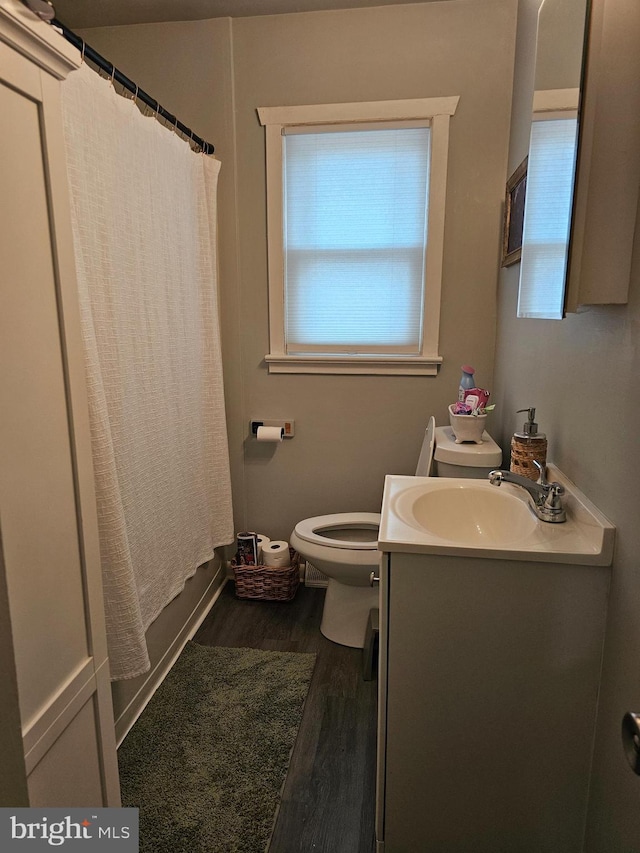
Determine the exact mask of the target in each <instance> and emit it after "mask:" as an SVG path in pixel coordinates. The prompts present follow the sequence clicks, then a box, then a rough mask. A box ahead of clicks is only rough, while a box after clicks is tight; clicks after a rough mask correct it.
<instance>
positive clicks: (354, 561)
mask: <svg viewBox="0 0 640 853" xmlns="http://www.w3.org/2000/svg"><path fill="white" fill-rule="evenodd" d="M379 527H380V513H378V512H353V513H348V512H345V513H338V514H337V515H318V516H316V517H315V518H306V519H304V521H300V522H298V524H296V527H295V530H294V531H293V533H292V534H291V540H290V542H291V545H292V546H293V547H294V548H295V549H296V551H297V552H298V553H299V554H302V556H303V557H304V558H305V560H308V561H309V562H310V563H311V564H312V565H313V566H315V567H316V569H319V571H321V572H323V573H324V574H325V575H327V577H328V578H329V583H328V585H327V592H326V596H325V600H324V609H323V611H322V622H321V624H320V630H321V632H322V633H323V634H324V636H325V637H327V639H329V640H333V642H334V643H339V644H340V645H342V646H352V647H353V648H360V649H361V648H362V647H363V646H364V633H365V630H366V625H367V619H368V617H369V611H370V610H371V608H372V607H377V606H378V589H377V588H375V587H373V586H372V585H371V583H370V577H371V573H372V572H375V574H376V575H377V574H378V571H379V566H380V558H381V556H382V554H381V553H380V551H378V529H379Z"/></svg>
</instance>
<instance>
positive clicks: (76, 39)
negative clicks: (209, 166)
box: [49, 18, 215, 154]
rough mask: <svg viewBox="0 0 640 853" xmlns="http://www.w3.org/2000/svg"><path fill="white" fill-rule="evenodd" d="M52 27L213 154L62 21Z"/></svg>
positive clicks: (157, 113)
mask: <svg viewBox="0 0 640 853" xmlns="http://www.w3.org/2000/svg"><path fill="white" fill-rule="evenodd" d="M49 23H50V24H51V26H53V27H56V28H57V29H58V30H60V32H61V33H62V35H63V36H64V37H65V38H66V40H67V41H68V42H71V44H72V45H73V46H74V47H77V48H78V50H80V51H81V52H82V55H83V57H85V58H86V59H89V60H90V61H91V62H93V63H94V65H97V66H98V68H101V69H102V70H103V71H105V72H106V73H107V74H108V75H109V77H111V79H112V80H116V81H117V82H118V83H120V85H121V86H124V88H125V89H127V90H128V91H129V92H131V93H132V94H133V95H134V96H135V98H136V100H140V101H142V103H143V104H146V105H147V106H148V107H150V108H151V109H152V110H153V111H154V113H156V115H159V116H162V118H163V119H165V120H166V121H167V122H169V124H172V125H173V126H174V127H175V128H176V129H177V130H179V131H180V132H181V133H183V134H184V135H185V136H188V137H189V139H191V140H192V141H193V142H194V143H195V144H196V145H197V146H198V148H200V149H201V150H202V152H203V154H213V152H214V151H215V148H214V147H213V145H212V144H211V143H210V142H205V141H204V139H202V137H200V136H197V135H196V134H195V133H194V132H193V131H192V130H191V128H190V127H187V126H186V124H183V123H182V122H181V121H178V119H177V118H176V117H175V116H174V115H172V114H171V113H170V112H169V111H168V110H165V108H164V107H163V106H161V105H160V104H159V103H158V102H157V101H156V100H154V99H153V98H152V97H151V96H150V95H148V94H147V93H146V92H145V91H143V90H142V89H141V88H140V87H139V86H137V85H136V84H135V83H134V82H133V81H132V80H129V78H128V77H125V75H124V74H123V73H122V72H121V71H119V70H118V69H117V68H116V67H115V65H113V64H112V63H111V62H109V60H108V59H105V58H104V56H101V55H100V54H99V53H98V52H97V50H94V49H93V48H92V47H90V46H89V45H88V44H87V43H86V42H85V40H84V39H83V38H82V37H81V36H79V35H78V34H77V33H74V32H73V30H70V29H69V28H68V27H66V26H65V25H64V24H63V23H62V22H61V21H59V20H58V19H57V18H52V19H51V20H50V22H49Z"/></svg>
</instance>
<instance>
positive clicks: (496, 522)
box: [395, 480, 536, 546]
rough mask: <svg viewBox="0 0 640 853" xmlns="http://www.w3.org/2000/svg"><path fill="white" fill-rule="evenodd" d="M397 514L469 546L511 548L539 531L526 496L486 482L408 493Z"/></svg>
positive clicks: (443, 484) (416, 489)
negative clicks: (506, 545) (509, 545)
mask: <svg viewBox="0 0 640 853" xmlns="http://www.w3.org/2000/svg"><path fill="white" fill-rule="evenodd" d="M395 511H396V513H397V514H398V515H399V516H400V517H401V518H402V519H403V520H404V521H405V522H406V523H407V524H409V525H412V526H416V527H417V528H418V529H419V530H425V531H427V532H429V533H432V534H433V535H434V536H437V537H439V538H441V539H448V540H449V541H451V542H458V543H460V544H468V545H479V546H487V545H500V544H510V543H512V542H516V541H518V540H521V539H522V538H523V537H525V536H529V535H530V534H531V533H533V531H534V529H535V527H536V517H535V516H534V515H533V513H532V511H531V510H530V508H529V506H528V500H527V497H526V495H525V494H524V493H523V497H521V496H520V495H517V494H512V493H511V492H509V491H508V490H506V489H504V487H503V486H501V487H500V489H498V488H497V487H496V486H492V485H491V484H490V483H488V482H484V481H482V480H479V481H478V482H477V483H475V484H472V483H470V481H469V480H464V481H462V483H460V482H457V484H456V485H448V484H447V481H446V480H442V481H440V483H439V486H438V488H430V489H428V490H426V491H425V489H424V487H423V486H416V487H414V488H413V489H407V490H405V491H403V492H402V494H401V495H400V496H399V497H398V500H397V501H396V504H395Z"/></svg>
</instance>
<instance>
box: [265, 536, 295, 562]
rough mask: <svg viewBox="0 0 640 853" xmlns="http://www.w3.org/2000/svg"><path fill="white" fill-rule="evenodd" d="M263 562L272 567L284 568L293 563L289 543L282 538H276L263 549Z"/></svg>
mask: <svg viewBox="0 0 640 853" xmlns="http://www.w3.org/2000/svg"><path fill="white" fill-rule="evenodd" d="M262 562H263V563H264V565H265V566H271V567H272V568H274V569H276V568H283V567H284V566H290V565H291V557H290V556H289V543H288V542H284V541H283V540H282V539H274V540H273V541H272V542H269V544H268V545H267V546H266V548H263V550H262Z"/></svg>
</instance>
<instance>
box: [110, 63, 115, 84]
mask: <svg viewBox="0 0 640 853" xmlns="http://www.w3.org/2000/svg"><path fill="white" fill-rule="evenodd" d="M115 76H116V66H115V65H112V66H111V81H110V82H111V85H112V86H113V80H114V78H115Z"/></svg>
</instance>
